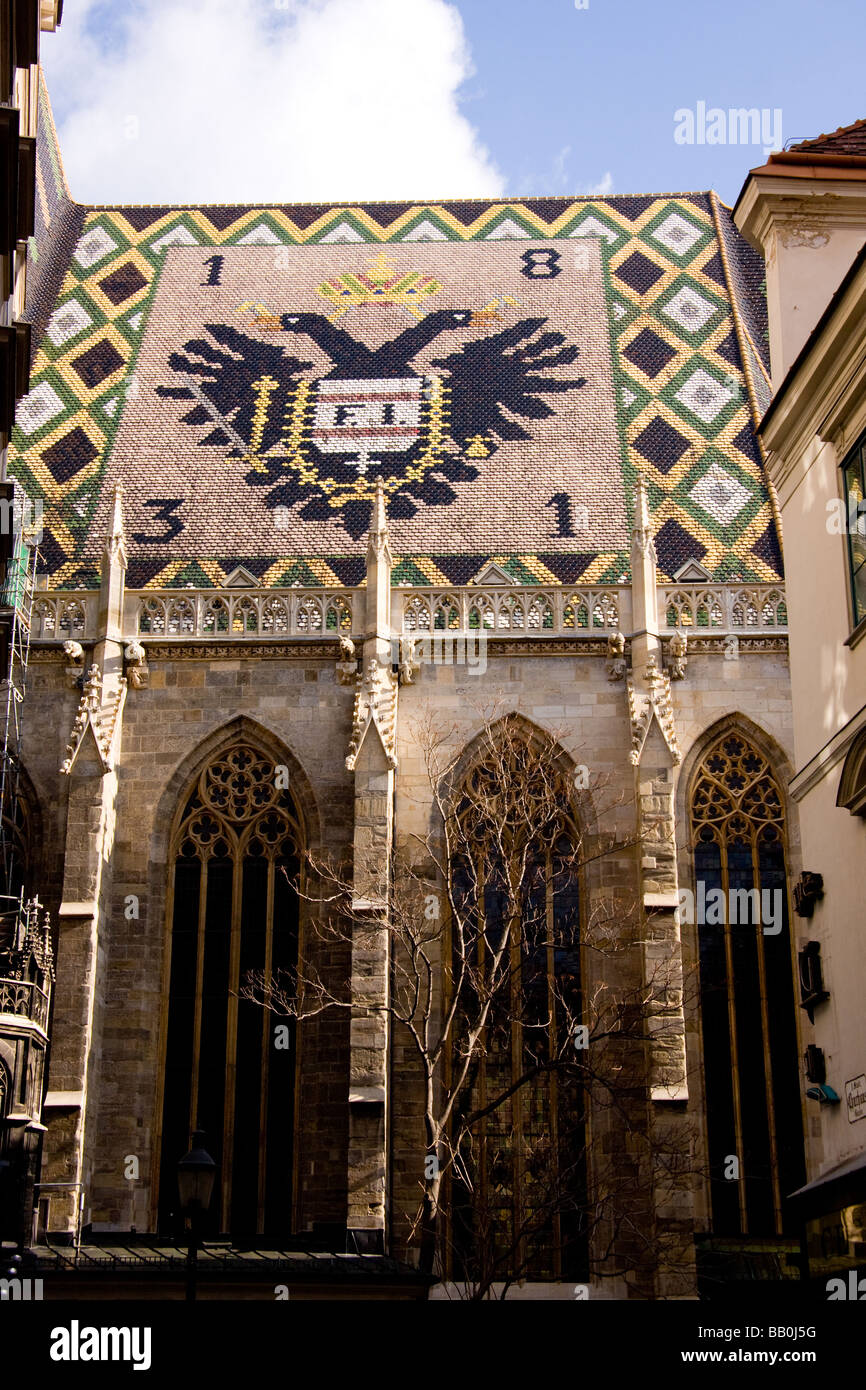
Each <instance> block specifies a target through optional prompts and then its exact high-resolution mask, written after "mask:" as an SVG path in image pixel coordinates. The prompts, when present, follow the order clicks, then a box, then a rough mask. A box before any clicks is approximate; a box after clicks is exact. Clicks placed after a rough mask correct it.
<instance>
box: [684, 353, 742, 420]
mask: <svg viewBox="0 0 866 1390" xmlns="http://www.w3.org/2000/svg"><path fill="white" fill-rule="evenodd" d="M731 399H732V392H730V391H729V390H728V388H727V387H726V386H723V385H722V383H721V382H720V381H716V378H715V377H714V376H710V374H709V372H705V371H704V370H703V368H702V367H698V369H697V371H695V372H692V374H691V376H690V377H689V379H688V381H686V382H684V383H683V385H682V386H681V387H680V389H679V391H677V393H676V395H675V396H674V400H676V401H680V402H681V403H682V404H683V405H684V406H685V407H686V409H687V410H690V411H691V412H692V414H693V415H697V417H698V419H699V420H703V422H704V424H705V425H711V424H712V423H713V421H714V420H715V418H716V416H717V415H718V414H719V412H720V411H721V410H724V408H725V406H726V405H727V404H728V403H729V402H730V401H731Z"/></svg>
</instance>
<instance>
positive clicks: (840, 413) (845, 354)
mask: <svg viewBox="0 0 866 1390" xmlns="http://www.w3.org/2000/svg"><path fill="white" fill-rule="evenodd" d="M858 260H859V261H860V264H859V266H858V267H857V270H856V272H855V273H854V274H853V276H852V277H851V279H850V280H849V282H848V283H847V284H846V285H845V286H844V289H843V290H842V293H841V294H840V295H839V296H838V298H837V299H836V301H835V303H834V304H833V306H832V312H831V313H830V314H829V315H827V316H825V317H824V318H823V319H822V321H821V322H820V323H819V324H818V326H817V328H816V330H815V332H814V333H813V334H812V337H811V338H810V339H809V341H808V342H807V343H806V345H805V348H804V350H803V351H802V352H801V353H800V355H799V357H798V358H797V360H796V361H795V363H794V365H793V367H792V369H791V371H790V372H789V374H788V376H787V377H786V378H785V381H784V382H783V384H782V386H781V387H780V389H779V391H778V392H777V393H776V396H775V398H774V400H773V403H772V405H771V406H770V409H769V410H768V411H767V413H766V415H765V416H764V419H763V421H762V422H761V425H760V427H759V430H760V434H761V438H762V439H763V441H764V444H765V446H766V448H767V450H768V454H769V458H768V468H769V471H770V474H771V476H772V477H773V480H774V482H775V483H776V485H777V486H778V485H779V484H780V483H781V482H782V481H783V480H784V479H785V478H786V477H787V476H788V474H789V473H790V472H791V471H792V470H793V469H794V468H795V467H796V464H797V460H798V459H799V458H800V457H801V456H802V454H803V452H804V450H805V449H806V448H807V446H808V444H809V441H810V440H811V438H812V437H813V436H814V435H817V436H818V437H819V438H820V439H822V440H825V441H831V442H833V443H837V444H841V447H842V448H843V449H844V447H845V444H844V440H845V427H846V425H847V423H848V421H849V419H850V417H851V416H852V415H853V414H854V412H855V410H856V408H857V406H858V405H859V404H860V399H859V397H860V395H861V394H862V386H863V382H864V380H866V257H859V258H858Z"/></svg>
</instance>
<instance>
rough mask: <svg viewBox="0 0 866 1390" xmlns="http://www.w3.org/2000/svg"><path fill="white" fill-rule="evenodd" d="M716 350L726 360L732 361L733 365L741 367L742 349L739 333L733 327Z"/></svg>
mask: <svg viewBox="0 0 866 1390" xmlns="http://www.w3.org/2000/svg"><path fill="white" fill-rule="evenodd" d="M716 352H717V353H718V354H719V356H720V357H721V358H723V359H724V361H725V362H730V364H731V366H732V367H739V365H740V349H739V346H738V345H737V335H736V333H735V332H734V330H733V329H731V331H730V333H729V334H728V336H727V338H723V339H722V341H721V342H720V343H719V345H718V347H717V348H716Z"/></svg>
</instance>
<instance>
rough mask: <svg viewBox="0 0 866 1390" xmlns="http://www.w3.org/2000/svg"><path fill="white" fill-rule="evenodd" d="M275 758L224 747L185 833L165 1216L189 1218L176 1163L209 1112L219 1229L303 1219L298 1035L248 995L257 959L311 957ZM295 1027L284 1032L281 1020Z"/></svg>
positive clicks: (293, 838)
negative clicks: (297, 1137)
mask: <svg viewBox="0 0 866 1390" xmlns="http://www.w3.org/2000/svg"><path fill="white" fill-rule="evenodd" d="M279 780H280V779H279V778H278V777H277V766H276V765H275V762H274V760H273V759H272V758H270V757H268V756H267V755H266V754H265V753H263V752H262V751H260V750H259V749H258V748H255V747H254V746H252V745H251V744H250V743H246V742H239V743H237V744H235V745H233V746H232V747H231V748H229V749H228V750H226V751H224V752H221V753H220V754H219V755H218V756H217V757H216V758H214V759H213V760H212V761H211V762H210V763H208V764H207V766H206V767H205V768H204V769H203V770H202V772H201V774H200V775H199V777H198V778H197V779H196V782H195V785H194V787H193V788H192V790H191V791H190V792H189V793H188V794H187V796H186V798H185V801H184V803H183V808H182V811H181V813H180V815H179V817H178V820H177V823H176V826H175V833H174V835H173V839H172V872H171V891H170V901H169V913H170V921H171V924H172V925H171V948H170V983H169V999H168V1020H167V1029H166V1042H165V1067H164V1073H163V1102H162V1136H161V1154H160V1196H159V1220H160V1227H161V1229H164V1230H170V1229H174V1228H176V1226H177V1218H178V1202H177V1184H176V1165H177V1161H178V1159H179V1158H180V1157H181V1155H182V1154H183V1153H184V1152H185V1151H186V1149H187V1148H188V1146H189V1138H190V1133H191V1131H192V1130H193V1129H195V1128H196V1127H198V1126H199V1125H200V1126H201V1128H202V1129H203V1130H204V1131H205V1133H206V1136H207V1139H206V1142H207V1148H208V1150H209V1152H210V1153H211V1154H212V1156H213V1157H214V1159H215V1160H216V1161H217V1164H218V1178H217V1185H216V1188H215V1191H214V1197H213V1199H212V1202H211V1209H210V1212H209V1214H208V1222H209V1228H210V1230H211V1232H216V1231H225V1232H232V1233H234V1234H254V1233H267V1234H274V1235H279V1234H287V1233H288V1232H289V1231H290V1230H291V1225H292V1149H293V1129H294V1125H293V1116H294V1103H295V1097H294V1086H295V1074H294V1066H295V1051H296V1049H295V1036H294V1024H293V1021H292V1020H291V1019H290V1018H285V1019H280V1018H278V1017H277V1016H276V1015H275V1014H273V1013H270V1012H268V1011H267V1010H265V1009H262V1008H260V1007H258V1006H257V1005H256V1004H253V1003H252V1002H250V1001H248V1000H240V999H238V996H237V991H238V986H239V983H240V982H241V981H242V980H243V978H244V976H245V975H246V973H247V972H248V971H265V972H266V973H267V974H270V973H271V972H273V973H274V974H276V973H278V972H279V971H281V970H290V969H291V968H292V966H293V965H294V964H295V962H296V959H297V949H298V893H297V889H296V887H295V886H294V885H295V884H296V882H297V877H298V874H299V867H300V850H301V845H302V834H301V823H300V818H299V815H298V811H297V807H296V805H295V803H294V801H293V798H292V796H291V794H290V792H289V791H288V790H282V789H280V788H279V787H278V785H277V783H278V781H279ZM277 1026H280V1027H284V1028H285V1029H286V1030H287V1031H286V1032H285V1033H284V1034H282V1035H281V1040H280V1041H281V1044H286V1045H281V1046H279V1047H276V1046H275V1045H274V1039H275V1028H276V1027H277Z"/></svg>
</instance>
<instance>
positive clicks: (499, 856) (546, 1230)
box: [449, 735, 587, 1279]
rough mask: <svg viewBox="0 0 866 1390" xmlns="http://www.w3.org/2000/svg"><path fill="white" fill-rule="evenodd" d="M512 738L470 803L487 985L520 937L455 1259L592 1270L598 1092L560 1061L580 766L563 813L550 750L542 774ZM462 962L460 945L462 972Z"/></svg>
mask: <svg viewBox="0 0 866 1390" xmlns="http://www.w3.org/2000/svg"><path fill="white" fill-rule="evenodd" d="M506 742H507V744H508V753H509V755H510V756H509V759H508V766H507V769H506V767H505V763H504V761H503V760H502V759H501V758H499V757H498V756H497V757H496V758H495V760H494V763H493V764H492V765H487V764H485V763H484V762H481V763H480V764H479V765H477V766H475V767H474V768H473V769H472V771H471V772H470V774H469V777H468V778H467V781H466V783H465V788H464V795H463V797H462V801H461V804H460V807H459V810H458V816H459V818H460V819H461V820H462V822H463V829H462V832H461V833H460V835H459V841H458V842H459V844H460V846H461V851H462V852H461V854H460V855H459V857H458V858H457V860H456V862H455V865H454V869H453V873H452V888H453V892H454V897H455V906H456V907H457V910H458V911H460V914H461V919H462V922H463V924H464V930H465V932H466V939H467V943H468V944H467V945H466V946H464V948H463V950H464V954H465V955H466V956H467V958H468V960H469V962H470V965H471V968H472V969H473V971H474V972H475V978H476V979H477V980H478V982H479V988H480V989H484V988H486V987H487V986H488V985H489V983H490V976H489V974H488V973H487V970H486V960H487V959H488V958H489V957H490V955H491V953H493V952H496V951H497V949H498V947H499V945H500V943H501V942H502V940H503V936H507V938H508V941H507V953H506V955H505V957H504V961H505V966H504V969H503V972H502V976H501V979H500V981H499V984H498V987H497V988H496V990H495V992H494V996H493V1002H492V1007H491V1010H490V1013H489V1015H488V1019H487V1023H486V1026H485V1028H484V1032H483V1036H482V1040H481V1047H480V1049H479V1053H478V1056H477V1060H476V1062H475V1063H474V1065H473V1069H472V1075H471V1079H470V1085H469V1086H468V1087H467V1089H466V1091H465V1092H464V1094H463V1097H462V1099H461V1100H460V1101H458V1117H459V1119H461V1120H463V1121H465V1119H466V1117H467V1116H470V1115H473V1114H475V1112H481V1118H479V1119H478V1120H477V1121H476V1122H475V1123H473V1124H472V1125H471V1128H470V1131H469V1142H468V1145H467V1146H465V1147H464V1151H463V1155H462V1160H463V1164H465V1166H464V1167H463V1169H462V1171H463V1173H464V1177H465V1181H462V1182H461V1181H460V1172H461V1165H459V1164H458V1166H457V1168H456V1170H455V1171H456V1176H455V1177H454V1178H453V1179H452V1189H451V1191H452V1200H451V1230H450V1236H449V1248H450V1251H451V1260H452V1272H453V1273H454V1275H455V1276H456V1277H458V1278H469V1279H479V1278H484V1277H485V1274H491V1273H492V1276H493V1277H494V1278H495V1279H502V1278H505V1277H506V1276H508V1277H514V1276H515V1275H517V1276H529V1277H532V1278H536V1279H561V1278H575V1279H580V1278H584V1277H585V1275H586V1259H587V1244H586V1238H585V1222H584V1214H583V1204H584V1202H585V1190H586V1186H585V1184H586V1171H585V1142H586V1135H585V1114H584V1109H585V1101H584V1095H583V1089H582V1086H581V1085H580V1081H579V1078H578V1075H577V1070H576V1069H572V1068H569V1066H567V1065H566V1066H561V1065H559V1064H558V1059H559V1058H561V1057H563V1055H567V1050H568V1048H569V1047H570V1046H571V1045H572V1041H571V1040H572V1036H573V1026H574V1020H575V1019H579V1018H581V1017H582V996H581V958H580V900H579V886H578V873H577V869H576V867H575V863H576V855H575V845H576V843H577V831H576V827H575V824H574V822H573V820H572V818H571V814H570V803H571V797H570V791H569V787H568V784H567V782H566V778H565V777H564V776H563V777H562V779H561V783H560V784H559V785H558V786H556V788H555V789H554V793H553V795H554V797H555V799H556V801H557V802H558V804H559V812H558V813H557V814H556V815H555V816H554V817H551V815H550V808H551V800H552V797H551V785H550V780H549V777H550V772H551V768H550V766H549V763H550V759H545V767H544V772H543V773H542V775H541V776H540V777H539V778H538V779H537V780H536V779H535V772H536V768H535V766H534V764H535V763H536V759H537V750H534V749H533V748H532V746H531V745H530V743H529V742H528V741H527V742H526V743H525V744H523V745H522V744H521V743H520V742H519V741H518V740H516V739H515V738H514V737H513V735H512V736H510V737H508V738H507V740H506ZM545 774H547V775H545ZM536 793H537V796H536ZM533 827H534V829H533ZM509 878H510V884H511V886H509ZM452 944H453V943H452ZM452 954H453V951H452ZM458 973H459V961H458V960H457V958H456V957H454V958H453V959H452V979H453V978H456V976H457V974H458ZM477 1002H478V1000H477V995H476V993H475V990H474V988H473V989H471V990H470V991H468V995H467V998H466V1000H465V1005H464V1012H465V1013H468V1014H469V1015H471V1014H472V1012H473V1010H474V1008H475V1007H476V1006H477ZM551 1064H553V1065H551Z"/></svg>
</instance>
